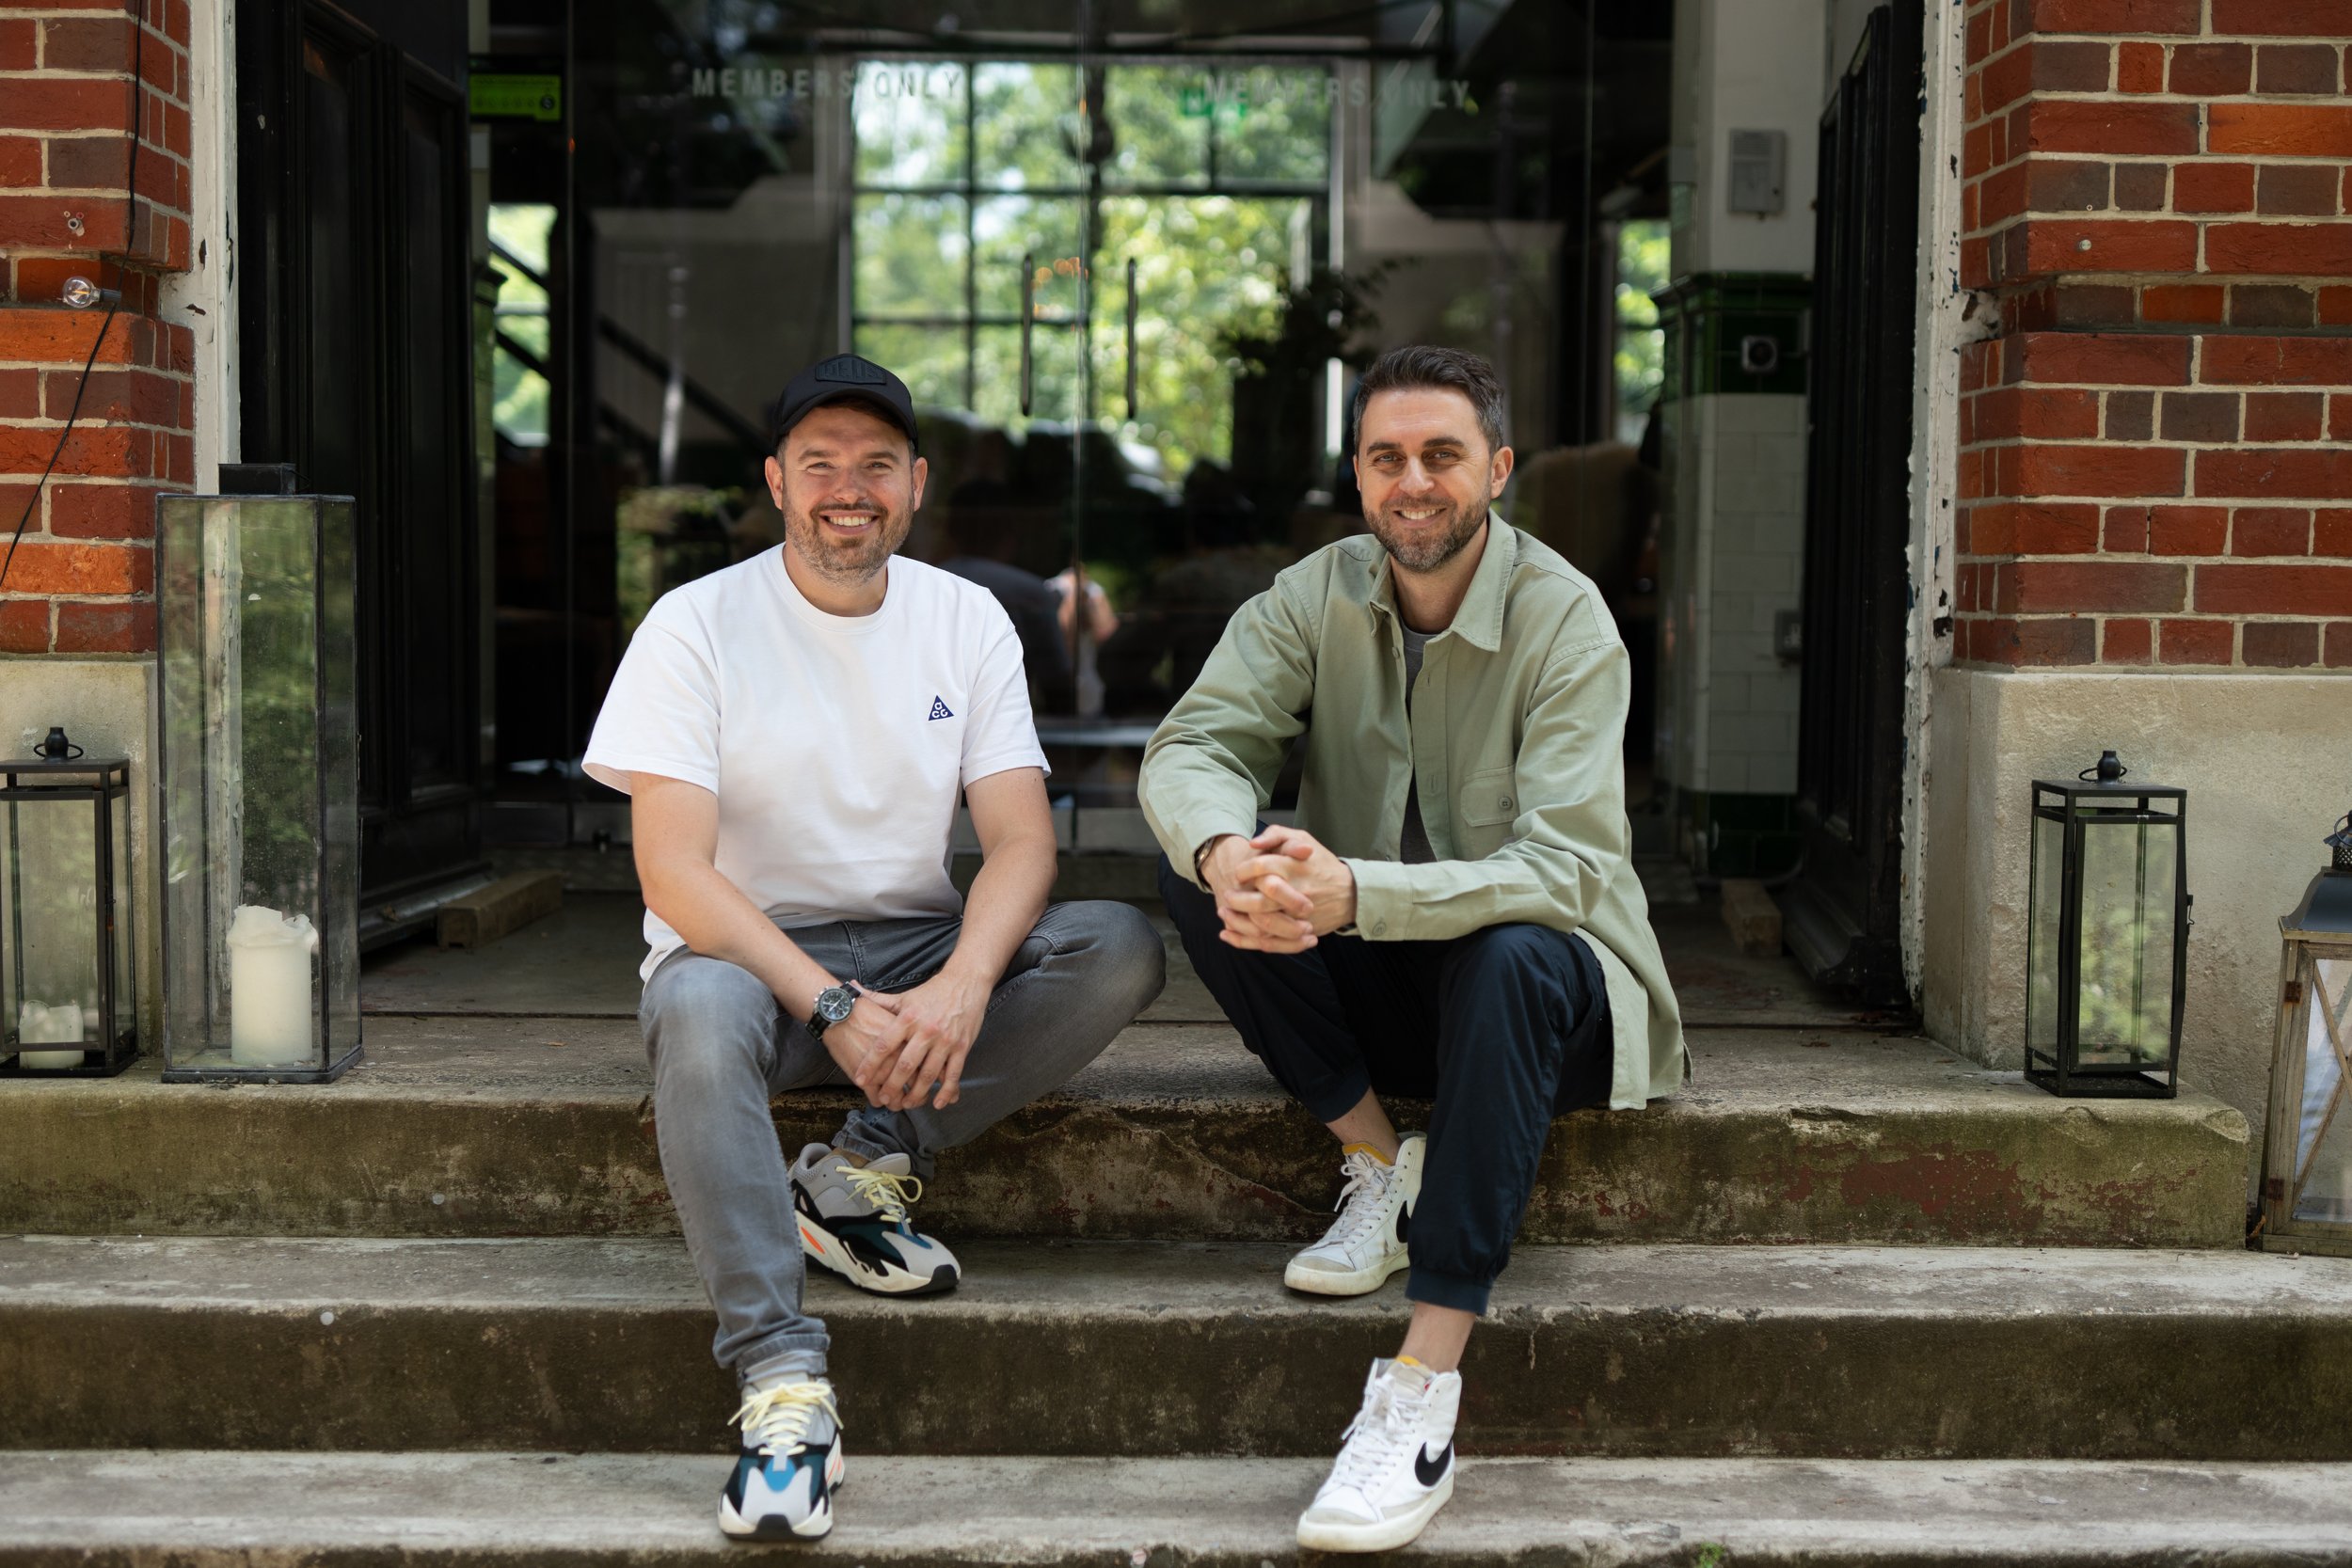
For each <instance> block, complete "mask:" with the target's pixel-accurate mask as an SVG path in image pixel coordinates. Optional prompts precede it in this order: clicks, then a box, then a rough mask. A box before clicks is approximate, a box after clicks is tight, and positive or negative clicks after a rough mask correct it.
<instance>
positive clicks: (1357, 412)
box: [1347, 343, 1503, 451]
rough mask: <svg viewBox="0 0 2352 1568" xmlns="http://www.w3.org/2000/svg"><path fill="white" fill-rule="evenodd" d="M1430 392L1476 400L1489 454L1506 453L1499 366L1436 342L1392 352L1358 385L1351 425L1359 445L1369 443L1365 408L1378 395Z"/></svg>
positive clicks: (1473, 404)
mask: <svg viewBox="0 0 2352 1568" xmlns="http://www.w3.org/2000/svg"><path fill="white" fill-rule="evenodd" d="M1424 387H1426V388H1437V389H1438V390H1440V391H1448V392H1459V393H1461V394H1462V395H1463V396H1464V397H1466V398H1468V399H1470V407H1471V408H1472V409H1473V410H1475V411H1476V413H1477V415H1478V430H1479V434H1480V435H1482V436H1486V450H1487V451H1502V447H1503V436H1502V377H1500V376H1498V375H1496V374H1495V368H1494V365H1493V364H1492V363H1491V362H1490V361H1488V360H1487V359H1486V357H1485V356H1481V355H1476V354H1468V353H1465V352H1463V351H1462V350H1461V349H1458V348H1439V347H1438V346H1437V345H1436V344H1434V343H1407V344H1406V345H1405V346H1404V347H1402V348H1392V349H1391V350H1389V352H1388V353H1386V354H1384V355H1382V356H1380V357H1379V358H1377V359H1375V360H1374V361H1373V362H1372V369H1370V370H1368V371H1366V372H1364V373H1363V377H1362V379H1360V380H1359V381H1358V382H1357V383H1356V397H1355V400H1354V402H1353V403H1352V404H1350V405H1349V408H1348V411H1347V420H1348V423H1349V424H1351V425H1353V426H1355V428H1356V443H1357V445H1358V446H1359V447H1361V446H1362V444H1363V439H1364V436H1363V430H1364V407H1365V405H1366V404H1369V403H1371V402H1372V394H1373V393H1375V392H1402V391H1410V390H1414V389H1416V388H1424Z"/></svg>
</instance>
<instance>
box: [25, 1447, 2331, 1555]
mask: <svg viewBox="0 0 2352 1568" xmlns="http://www.w3.org/2000/svg"><path fill="white" fill-rule="evenodd" d="M723 1465H724V1462H723V1461H722V1460H715V1459H713V1458H712V1457H710V1456H709V1455H707V1454H691V1455H677V1454H648V1455H642V1456H641V1455H608V1454H544V1453H528V1452H526V1453H464V1454H452V1453H416V1454H382V1455H377V1454H365V1455H353V1454H335V1455H321V1454H298V1453H218V1452H215V1453H200V1454H189V1455H185V1456H183V1457H182V1458H181V1459H180V1460H178V1461H177V1462H175V1463H172V1464H167V1465H158V1464H157V1463H156V1456H155V1455H154V1454H152V1453H127V1452H99V1453H72V1452H63V1453H59V1452H51V1453H22V1454H5V1455H0V1519H6V1520H8V1523H7V1524H5V1525H0V1565H6V1568H32V1565H34V1564H40V1565H42V1568H47V1565H49V1564H52V1563H64V1562H72V1563H98V1564H104V1565H106V1568H379V1565H380V1564H383V1563H386V1562H398V1561H421V1560H431V1561H434V1562H438V1563H448V1564H469V1563H483V1564H489V1563H512V1562H516V1561H521V1560H529V1561H531V1562H533V1563H540V1564H545V1565H547V1568H705V1565H707V1568H718V1565H720V1564H722V1563H725V1564H729V1565H731V1568H732V1565H739V1564H740V1563H741V1562H742V1561H743V1553H744V1548H743V1547H741V1546H739V1545H736V1544H733V1543H731V1542H728V1541H726V1540H724V1539H723V1537H721V1536H720V1534H719V1532H718V1530H717V1528H715V1527H714V1526H713V1525H712V1523H711V1519H710V1513H711V1506H712V1503H711V1499H712V1496H713V1494H714V1492H715V1490H716V1488H717V1484H718V1481H719V1480H720V1477H721V1472H722V1470H723ZM1324 1469H1325V1463H1324V1461H1322V1460H1320V1459H1296V1460H1250V1459H1172V1460H1169V1459H1162V1460H1119V1459H1039V1458H1025V1459H876V1458H871V1457H868V1456H866V1454H865V1453H863V1452H862V1451H859V1450H856V1449H852V1450H851V1452H850V1470H851V1472H852V1474H853V1475H854V1476H855V1478H856V1484H855V1485H853V1486H850V1487H849V1488H848V1489H847V1490H846V1491H845V1492H844V1494H843V1500H842V1513H841V1515H840V1520H841V1522H840V1523H839V1525H838V1526H837V1527H836V1528H835V1529H834V1534H833V1536H832V1537H831V1538H830V1539H829V1540H827V1541H826V1542H824V1543H823V1544H821V1545H816V1544H812V1545H806V1546H800V1547H795V1548H792V1549H791V1550H792V1553H793V1556H794V1557H795V1558H796V1559H797V1558H798V1557H800V1556H802V1555H806V1556H808V1557H810V1558H813V1559H816V1560H822V1561H839V1562H860V1563H869V1564H873V1565H875V1568H924V1565H929V1564H933V1563H939V1564H946V1563H961V1562H971V1561H986V1562H992V1563H1004V1564H1021V1565H1025V1568H1065V1565H1067V1568H1100V1565H1101V1564H1104V1563H1107V1562H1112V1561H1128V1560H1134V1559H1135V1556H1136V1554H1141V1556H1142V1559H1143V1560H1148V1561H1149V1562H1152V1563H1157V1564H1162V1565H1165V1564H1168V1563H1172V1562H1183V1563H1185V1564H1189V1565H1192V1568H1261V1564H1263V1563H1265V1562H1269V1561H1270V1562H1275V1563H1280V1564H1291V1563H1295V1562H1297V1561H1299V1560H1300V1553H1299V1552H1298V1549H1297V1548H1296V1547H1295V1545H1294V1544H1292V1533H1291V1532H1292V1523H1293V1520H1294V1519H1295V1516H1296V1514H1297V1512H1298V1510H1299V1508H1300V1507H1302V1506H1303V1505H1304V1504H1305V1502H1306V1500H1307V1499H1308V1498H1309V1497H1311V1496H1312V1495H1313V1491H1314V1488H1315V1485H1316V1483H1317V1482H1319V1481H1321V1480H1322V1478H1323V1473H1324ZM199 1476H200V1477H201V1478H202V1481H201V1484H200V1486H194V1487H192V1486H191V1485H190V1484H189V1480H190V1478H191V1477H199ZM1460 1477H1461V1479H1460V1481H1459V1482H1458V1484H1457V1485H1456V1487H1455V1489H1454V1501H1453V1502H1452V1503H1451V1504H1449V1505H1448V1506H1447V1507H1446V1509H1445V1510H1444V1511H1443V1512H1442V1513H1439V1514H1438V1517H1437V1519H1436V1520H1435V1521H1433V1522H1432V1523H1431V1525H1430V1527H1429V1528H1428V1529H1427V1530H1426V1531H1425V1532H1424V1533H1423V1534H1422V1538H1421V1540H1420V1541H1419V1542H1418V1543H1417V1544H1415V1546H1414V1548H1413V1560H1415V1561H1422V1562H1429V1563H1432V1564H1455V1563H1459V1564H1463V1565H1465V1568H1467V1565H1470V1564H1487V1563H1493V1562H1498V1561H1504V1560H1519V1561H1524V1560H1534V1561H1546V1562H1553V1561H1556V1562H1595V1563H1610V1564H1615V1565H1619V1568H1648V1565H1652V1564H1656V1565H1661V1568H1663V1565H1667V1564H1686V1565H1687V1564H1689V1563H1691V1562H1692V1561H1695V1560H1704V1559H1703V1558H1702V1557H1701V1555H1700V1554H1702V1553H1703V1552H1704V1551H1705V1549H1706V1547H1707V1546H1708V1544H1715V1545H1717V1546H1720V1547H1721V1548H1722V1551H1721V1553H1720V1554H1719V1555H1720V1560H1723V1561H1726V1562H1739V1563H1742V1564H1746V1563H1790V1564H1797V1563H1803V1564H1806V1565H1809V1568H1846V1565H1852V1568H1864V1565H1868V1568H1900V1565H1908V1564H1914V1563H1920V1564H1924V1563H1934V1564H1937V1565H1940V1568H1967V1565H1973V1564H1986V1565H1991V1564H1996V1563H1997V1564H2018V1563H2026V1564H2041V1563H2051V1564H2055V1563H2060V1562H2064V1563H2070V1564H2074V1563H2087V1562H2097V1563H2099V1564H2102V1565H2105V1568H2137V1565H2140V1564H2151V1565H2153V1564H2177V1563H2181V1562H2186V1561H2199V1562H2203V1561H2220V1560H2232V1561H2235V1560H2253V1559H2255V1558H2257V1557H2259V1558H2262V1559H2264V1560H2272V1561H2281V1560H2297V1561H2322V1560H2329V1561H2332V1560H2339V1559H2340V1558H2341V1556H2342V1551H2343V1544H2344V1541H2345V1540H2346V1539H2347V1538H2352V1502H2347V1501H2346V1499H2347V1498H2352V1467H2347V1466H2344V1465H2265V1466H2254V1465H2193V1466H2192V1465H2112V1464H2087V1463H2068V1462H2043V1463H2038V1464H2036V1463H2007V1462H1989V1463H1955V1462H1952V1461H1948V1460H1946V1461H1938V1462H1935V1463H1932V1464H1915V1463H1889V1462H1880V1463H1843V1464H1838V1463H1820V1462H1813V1461H1802V1460H1667V1461H1658V1460H1636V1461H1626V1460H1605V1459H1581V1460H1492V1459H1479V1458H1476V1457H1469V1458H1466V1459H1465V1460H1464V1462H1463V1465H1462V1468H1461V1472H1460ZM884 1500H886V1501H887V1504H888V1506H887V1507H886V1508H885V1507H884V1506H883V1501H884Z"/></svg>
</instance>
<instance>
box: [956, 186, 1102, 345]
mask: <svg viewBox="0 0 2352 1568" xmlns="http://www.w3.org/2000/svg"><path fill="white" fill-rule="evenodd" d="M972 230H973V235H974V240H975V247H976V250H977V255H978V258H979V260H978V263H977V265H978V275H977V277H975V279H974V285H975V288H976V290H977V293H978V296H979V313H980V314H981V315H983V316H1010V317H1012V318H1014V319H1015V320H1018V319H1019V318H1020V315H1021V259H1022V257H1024V256H1027V257H1029V258H1030V264H1031V265H1032V266H1033V267H1034V268H1035V269H1036V270H1035V273H1034V275H1033V276H1034V286H1035V293H1034V294H1033V295H1032V298H1031V309H1034V310H1035V311H1036V312H1037V313H1038V314H1039V315H1040V316H1044V317H1058V318H1061V319H1064V320H1068V319H1071V318H1074V317H1075V316H1076V315H1077V313H1078V204H1077V203H1076V202H1075V201H1070V200H1064V199H1061V198H1054V199H1051V200H1045V199H1040V198H1035V197H1026V196H995V197H986V198H982V199H981V200H980V201H979V202H978V203H977V205H976V206H975V208H974V210H973V214H972Z"/></svg>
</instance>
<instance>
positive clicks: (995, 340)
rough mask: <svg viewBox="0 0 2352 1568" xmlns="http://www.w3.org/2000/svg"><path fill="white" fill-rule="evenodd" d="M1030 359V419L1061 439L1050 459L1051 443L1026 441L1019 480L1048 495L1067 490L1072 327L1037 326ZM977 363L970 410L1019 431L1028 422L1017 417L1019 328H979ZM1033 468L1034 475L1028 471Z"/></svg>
mask: <svg viewBox="0 0 2352 1568" xmlns="http://www.w3.org/2000/svg"><path fill="white" fill-rule="evenodd" d="M1030 355H1031V367H1032V369H1031V378H1032V386H1033V388H1034V394H1035V395H1034V396H1033V397H1032V399H1031V402H1030V408H1031V413H1030V419H1031V420H1041V421H1050V422H1052V423H1054V424H1055V425H1057V426H1058V427H1059V428H1060V430H1061V432H1062V439H1061V444H1060V447H1059V448H1058V449H1057V450H1058V451H1059V453H1060V455H1059V457H1058V459H1054V458H1051V457H1049V454H1048V451H1047V449H1048V447H1050V446H1051V445H1052V443H1051V442H1050V441H1047V442H1044V443H1041V442H1039V441H1037V440H1034V439H1033V440H1032V441H1030V442H1029V443H1028V445H1027V447H1026V448H1025V453H1026V456H1025V466H1024V470H1023V471H1024V476H1025V479H1026V480H1027V481H1029V482H1030V483H1032V484H1034V485H1041V486H1043V487H1045V490H1046V493H1048V494H1066V493H1067V492H1068V490H1069V488H1070V481H1069V478H1068V476H1067V472H1066V466H1067V465H1068V463H1069V461H1070V454H1069V442H1068V439H1067V436H1068V430H1069V426H1070V425H1071V423H1072V422H1073V420H1075V418H1076V416H1077V408H1078V334H1077V329H1076V328H1075V327H1072V326H1055V325H1046V324H1042V323H1041V324H1040V325H1039V326H1038V327H1037V330H1036V333H1035V335H1034V336H1033V337H1032V338H1031V340H1030ZM976 361H977V363H976V367H975V368H976V372H977V388H976V389H975V394H974V397H973V400H972V408H973V412H975V413H977V414H978V415H979V417H980V418H981V419H982V420H986V421H987V422H988V423H990V424H993V425H1001V426H1003V427H1005V428H1007V429H1010V430H1019V429H1022V428H1024V427H1025V423H1026V422H1027V421H1025V420H1023V419H1022V417H1021V331H1020V329H1019V328H1018V327H1011V326H984V327H981V328H980V330H979V347H978V352H977V356H976ZM1032 468H1034V469H1037V470H1038V471H1036V472H1030V471H1029V470H1030V469H1032ZM1057 475H1059V476H1060V477H1058V478H1057ZM1056 486H1058V489H1057V488H1055V487H1056Z"/></svg>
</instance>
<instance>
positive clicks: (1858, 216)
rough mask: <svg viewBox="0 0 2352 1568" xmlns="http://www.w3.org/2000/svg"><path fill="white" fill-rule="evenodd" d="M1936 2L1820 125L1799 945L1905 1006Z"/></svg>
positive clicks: (1871, 47)
mask: <svg viewBox="0 0 2352 1568" xmlns="http://www.w3.org/2000/svg"><path fill="white" fill-rule="evenodd" d="M1920 10H1921V0H1894V3H1893V4H1892V5H1888V6H1883V7H1881V8H1879V10H1878V11H1877V12H1875V13H1874V14H1873V15H1872V16H1871V18H1870V21H1869V25H1868V28H1867V31H1866V32H1865V34H1864V36H1863V40H1862V43H1861V45H1860V47H1859V48H1858V49H1857V50H1856V51H1855V54H1854V58H1853V62H1852V64H1851V67H1850V69H1849V70H1848V71H1847V72H1846V75H1845V78H1844V79H1843V80H1842V81H1841V82H1840V83H1839V84H1838V87H1837V92H1836V98H1835V99H1834V100H1833V101H1832V103H1831V104H1830V107H1829V110H1828V112H1827V113H1826V114H1825V115H1823V116H1822V119H1821V149H1820V168H1821V172H1820V206H1819V216H1818V218H1817V220H1816V225H1815V242H1814V243H1815V249H1814V303H1813V322H1814V334H1815V341H1814V345H1813V363H1814V377H1813V383H1812V391H1811V407H1810V413H1811V423H1812V436H1811V447H1810V451H1809V453H1808V463H1807V471H1808V474H1809V478H1808V480H1807V487H1808V495H1807V498H1806V505H1805V549H1804V555H1805V559H1804V679H1803V688H1802V698H1801V709H1800V718H1799V725H1798V740H1797V813H1798V819H1799V825H1800V832H1801V833H1802V835H1803V842H1804V863H1803V870H1802V872H1801V873H1800V875H1799V876H1798V878H1797V879H1796V880H1795V881H1793V882H1792V883H1791V884H1790V885H1789V886H1788V889H1786V890H1785V892H1784V893H1783V895H1782V904H1783V909H1784V911H1785V913H1786V915H1787V929H1788V942H1789V946H1790V947H1791V948H1792V949H1793V950H1794V951H1795V952H1796V954H1797V957H1798V958H1800V959H1801V960H1803V961H1804V964H1805V967H1806V968H1808V969H1809V970H1811V971H1812V972H1813V974H1815V976H1816V977H1817V978H1819V979H1820V980H1823V981H1825V982H1828V983H1830V984H1834V985H1836V986H1839V987H1841V988H1843V989H1846V990H1850V991H1851V992H1852V993H1853V994H1854V995H1855V996H1856V997H1857V998H1858V999H1859V1000H1861V1001H1863V1002H1865V1003H1866V1004H1868V1005H1871V1006H1902V1005H1904V1004H1906V1003H1907V1002H1908V1001H1909V991H1908V988H1907V987H1906V986H1905V984H1904V980H1903V970H1902V952H1901V943H1900V932H1899V919H1900V904H1901V880H1900V878H1901V864H1900V855H1899V851H1900V847H1901V830H1902V761H1903V746H1902V709H1903V683H1904V675H1905V670H1904V657H1903V624H1904V616H1905V613H1906V608H1907V602H1908V594H1909V584H1908V578H1907V576H1906V571H1905V560H1904V553H1905V546H1907V544H1908V542H1909V538H1910V530H1911V523H1910V499H1909V483H1910V457H1911V374H1912V335H1913V279H1914V277H1915V273H1916V267H1917V260H1916V258H1917V252H1918V243H1919V230H1918V216H1917V211H1918V209H1917V202H1918V194H1919V114H1920V104H1921V57H1922V37H1921V15H1920Z"/></svg>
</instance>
